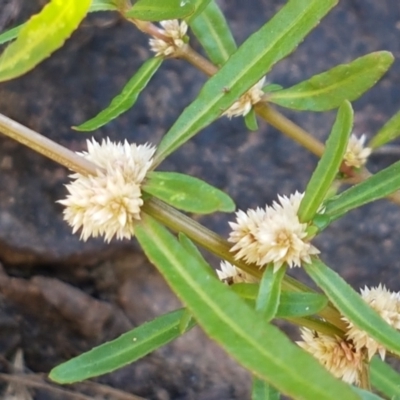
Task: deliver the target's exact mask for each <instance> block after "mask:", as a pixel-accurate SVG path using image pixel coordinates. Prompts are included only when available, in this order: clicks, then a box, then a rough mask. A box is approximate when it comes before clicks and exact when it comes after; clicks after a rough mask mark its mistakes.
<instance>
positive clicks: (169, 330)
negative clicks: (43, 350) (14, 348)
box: [49, 310, 194, 383]
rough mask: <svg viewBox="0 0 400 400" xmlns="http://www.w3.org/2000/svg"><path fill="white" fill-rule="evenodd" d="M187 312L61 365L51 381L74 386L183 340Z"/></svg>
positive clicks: (161, 319)
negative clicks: (179, 339) (183, 326)
mask: <svg viewBox="0 0 400 400" xmlns="http://www.w3.org/2000/svg"><path fill="white" fill-rule="evenodd" d="M185 312H186V311H185V310H177V311H173V312H171V313H168V314H165V315H162V316H161V317H158V318H156V319H154V320H153V321H150V322H147V323H145V324H143V325H141V326H139V327H138V328H135V329H133V330H131V331H129V332H127V333H124V334H123V335H121V336H120V337H119V338H117V339H115V340H112V341H111V342H108V343H104V344H102V345H100V346H98V347H95V348H94V349H92V350H90V351H88V352H86V353H84V354H81V355H80V356H78V357H75V358H73V359H71V360H69V361H67V362H65V363H63V364H61V365H58V366H57V367H55V368H54V369H53V370H52V371H51V372H50V375H49V377H50V379H51V380H53V381H55V382H58V383H72V382H80V381H83V380H85V379H89V378H92V377H94V376H99V375H103V374H106V373H109V372H111V371H114V370H116V369H118V368H122V367H123V366H125V365H127V364H130V363H132V362H134V361H136V360H138V359H139V358H141V357H144V356H145V355H146V354H149V353H151V352H152V351H153V350H155V349H157V348H159V347H161V346H164V345H165V344H167V343H169V342H171V341H172V340H174V339H176V338H177V337H179V336H180V335H181V332H180V331H179V323H180V321H181V318H182V316H183V315H184V314H185ZM193 326H194V323H193V322H192V323H190V324H189V325H188V326H187V330H189V329H191V328H192V327H193Z"/></svg>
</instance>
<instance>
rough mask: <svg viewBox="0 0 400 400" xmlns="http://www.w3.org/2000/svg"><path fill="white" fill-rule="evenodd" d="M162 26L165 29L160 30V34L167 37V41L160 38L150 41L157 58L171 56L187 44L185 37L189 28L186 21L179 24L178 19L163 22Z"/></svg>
mask: <svg viewBox="0 0 400 400" xmlns="http://www.w3.org/2000/svg"><path fill="white" fill-rule="evenodd" d="M160 25H161V26H162V27H163V28H164V29H159V31H160V33H161V34H163V35H164V36H166V39H167V40H163V39H160V38H152V39H150V40H149V44H150V49H151V51H153V52H154V53H156V56H161V55H162V56H170V55H171V54H173V53H174V52H175V51H176V49H177V48H180V47H182V46H183V45H184V44H185V41H184V39H183V38H184V36H185V35H186V32H187V29H188V26H187V24H186V22H185V21H182V22H181V23H180V24H179V21H178V20H177V19H172V20H168V21H161V22H160Z"/></svg>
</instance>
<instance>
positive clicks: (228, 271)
mask: <svg viewBox="0 0 400 400" xmlns="http://www.w3.org/2000/svg"><path fill="white" fill-rule="evenodd" d="M220 268H221V269H217V270H216V272H217V275H218V278H219V280H221V281H222V282H225V283H227V284H233V283H240V282H248V283H256V282H258V279H257V278H255V277H254V276H252V275H250V274H248V273H246V272H244V271H242V270H241V269H240V268H237V267H236V266H235V265H232V264H231V263H229V262H228V261H221V264H220Z"/></svg>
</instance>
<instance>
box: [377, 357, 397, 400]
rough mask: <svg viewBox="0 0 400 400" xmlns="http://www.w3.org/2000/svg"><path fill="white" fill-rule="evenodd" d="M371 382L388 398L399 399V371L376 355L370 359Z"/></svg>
mask: <svg viewBox="0 0 400 400" xmlns="http://www.w3.org/2000/svg"><path fill="white" fill-rule="evenodd" d="M371 383H372V385H373V386H374V387H375V388H376V389H378V390H379V391H380V392H381V393H383V394H384V395H385V396H387V397H388V398H389V399H392V400H399V399H400V384H399V383H400V375H399V373H398V372H396V371H395V370H394V369H392V368H391V367H389V365H387V364H386V363H385V362H383V361H382V360H381V359H380V358H378V357H377V356H375V357H374V358H373V359H372V361H371Z"/></svg>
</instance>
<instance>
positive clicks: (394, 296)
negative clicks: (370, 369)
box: [343, 285, 400, 359]
mask: <svg viewBox="0 0 400 400" xmlns="http://www.w3.org/2000/svg"><path fill="white" fill-rule="evenodd" d="M361 297H362V298H363V300H364V301H365V302H366V303H367V304H368V305H369V306H370V307H371V308H373V309H374V310H375V311H376V312H377V313H378V314H379V315H380V316H381V317H382V318H383V319H384V320H385V321H386V322H387V323H388V324H389V325H391V326H392V327H393V328H395V329H400V293H396V292H391V291H389V290H388V289H386V287H385V286H382V285H379V286H378V287H375V288H368V287H365V288H364V290H362V289H361ZM343 320H345V321H346V322H347V325H348V327H349V330H348V331H347V333H346V337H347V338H349V339H350V340H352V341H353V343H354V346H355V347H356V348H357V350H358V349H363V348H366V349H367V353H368V358H369V359H371V358H372V357H373V356H374V354H375V353H377V352H378V353H379V355H380V356H381V358H382V359H384V358H385V355H386V349H385V347H384V346H382V345H381V344H380V343H378V342H377V341H376V340H375V339H372V338H371V337H369V336H368V334H367V333H366V332H364V331H362V330H361V329H359V328H357V327H356V326H355V325H354V324H353V323H352V322H351V321H349V320H348V319H347V318H345V317H343Z"/></svg>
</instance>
